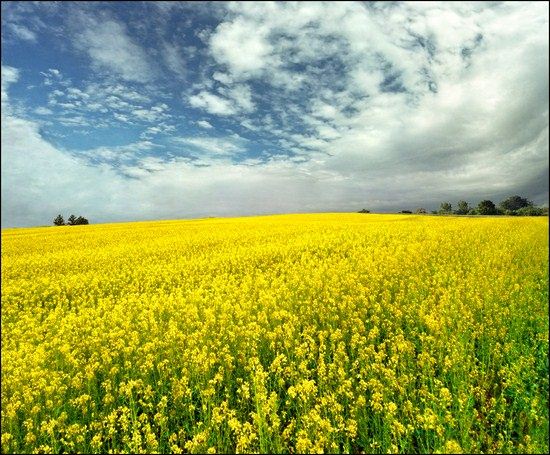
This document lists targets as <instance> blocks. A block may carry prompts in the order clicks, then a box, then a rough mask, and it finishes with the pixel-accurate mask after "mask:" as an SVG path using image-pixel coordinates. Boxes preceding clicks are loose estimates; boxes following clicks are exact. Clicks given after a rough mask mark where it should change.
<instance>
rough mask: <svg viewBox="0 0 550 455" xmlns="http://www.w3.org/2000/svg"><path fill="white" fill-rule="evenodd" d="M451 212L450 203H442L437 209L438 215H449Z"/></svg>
mask: <svg viewBox="0 0 550 455" xmlns="http://www.w3.org/2000/svg"><path fill="white" fill-rule="evenodd" d="M452 211H453V206H452V205H451V203H450V202H442V203H441V206H440V207H439V213H451V212H452Z"/></svg>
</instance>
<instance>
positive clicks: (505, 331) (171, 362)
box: [1, 214, 549, 453]
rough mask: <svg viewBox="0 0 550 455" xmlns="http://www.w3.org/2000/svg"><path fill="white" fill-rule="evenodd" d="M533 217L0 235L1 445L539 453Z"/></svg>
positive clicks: (284, 219) (539, 236)
mask: <svg viewBox="0 0 550 455" xmlns="http://www.w3.org/2000/svg"><path fill="white" fill-rule="evenodd" d="M547 299H548V218H542V217H539V218H528V217H513V218H508V217H498V218H460V217H427V216H416V215H411V216H406V215H361V214H319V215H284V216H268V217H255V218H235V219H207V220H196V221H157V222H142V223H124V224H110V225H90V226H73V227H49V228H34V229H13V230H4V231H2V386H1V388H2V391H1V392H2V422H1V423H2V452H3V453H14V452H34V451H45V452H51V451H53V452H61V451H63V452H88V453H90V452H92V453H106V452H110V451H113V452H155V451H157V452H174V453H181V452H235V451H236V452H263V453H266V452H320V451H324V452H356V453H357V452H366V453H386V452H388V451H391V452H408V453H414V452H440V453H441V452H451V453H458V452H460V451H464V452H480V451H483V452H485V453H489V452H499V453H517V452H540V453H544V452H548V437H549V435H548V373H549V371H548V322H549V315H548V302H547Z"/></svg>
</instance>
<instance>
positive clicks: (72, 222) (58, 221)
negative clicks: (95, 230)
mask: <svg viewBox="0 0 550 455" xmlns="http://www.w3.org/2000/svg"><path fill="white" fill-rule="evenodd" d="M53 224H54V225H55V226H76V225H77V224H90V223H89V222H88V220H87V219H86V218H84V217H83V216H79V217H76V216H74V215H71V216H70V217H69V218H67V222H66V223H65V220H64V219H63V217H62V216H61V215H57V216H56V217H55V219H54V220H53Z"/></svg>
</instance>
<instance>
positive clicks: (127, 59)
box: [73, 11, 155, 82]
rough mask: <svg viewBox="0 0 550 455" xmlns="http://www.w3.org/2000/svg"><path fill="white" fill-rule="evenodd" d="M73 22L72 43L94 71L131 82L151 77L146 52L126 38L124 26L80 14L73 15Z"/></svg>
mask: <svg viewBox="0 0 550 455" xmlns="http://www.w3.org/2000/svg"><path fill="white" fill-rule="evenodd" d="M75 20H76V21H75V25H76V28H75V29H74V32H73V33H74V44H75V46H76V47H77V48H78V49H80V50H82V51H84V52H85V53H86V54H87V55H88V56H89V57H90V59H91V62H92V66H93V67H94V68H95V69H96V70H98V71H104V72H107V73H108V74H111V75H116V76H119V77H121V78H122V79H124V80H127V81H133V82H149V81H151V80H152V79H153V78H154V75H155V71H154V70H153V67H152V66H151V65H150V64H149V58H148V56H147V54H146V52H145V51H144V50H143V49H142V48H141V47H140V46H139V45H138V44H137V43H135V42H134V40H133V39H132V38H131V37H130V36H129V34H128V32H127V30H126V27H125V25H124V24H122V23H120V22H118V21H116V20H115V19H112V18H109V19H103V18H102V19H100V18H97V17H94V16H93V15H91V14H88V13H85V12H83V11H78V12H77V13H75Z"/></svg>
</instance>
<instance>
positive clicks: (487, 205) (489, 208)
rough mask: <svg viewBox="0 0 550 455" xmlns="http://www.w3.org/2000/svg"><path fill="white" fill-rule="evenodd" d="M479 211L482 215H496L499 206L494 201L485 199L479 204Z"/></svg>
mask: <svg viewBox="0 0 550 455" xmlns="http://www.w3.org/2000/svg"><path fill="white" fill-rule="evenodd" d="M477 211H478V213H479V214H480V215H496V213H497V208H496V207H495V204H494V203H493V202H492V201H489V200H487V199H485V200H483V201H481V202H480V203H479V204H478V205H477Z"/></svg>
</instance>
